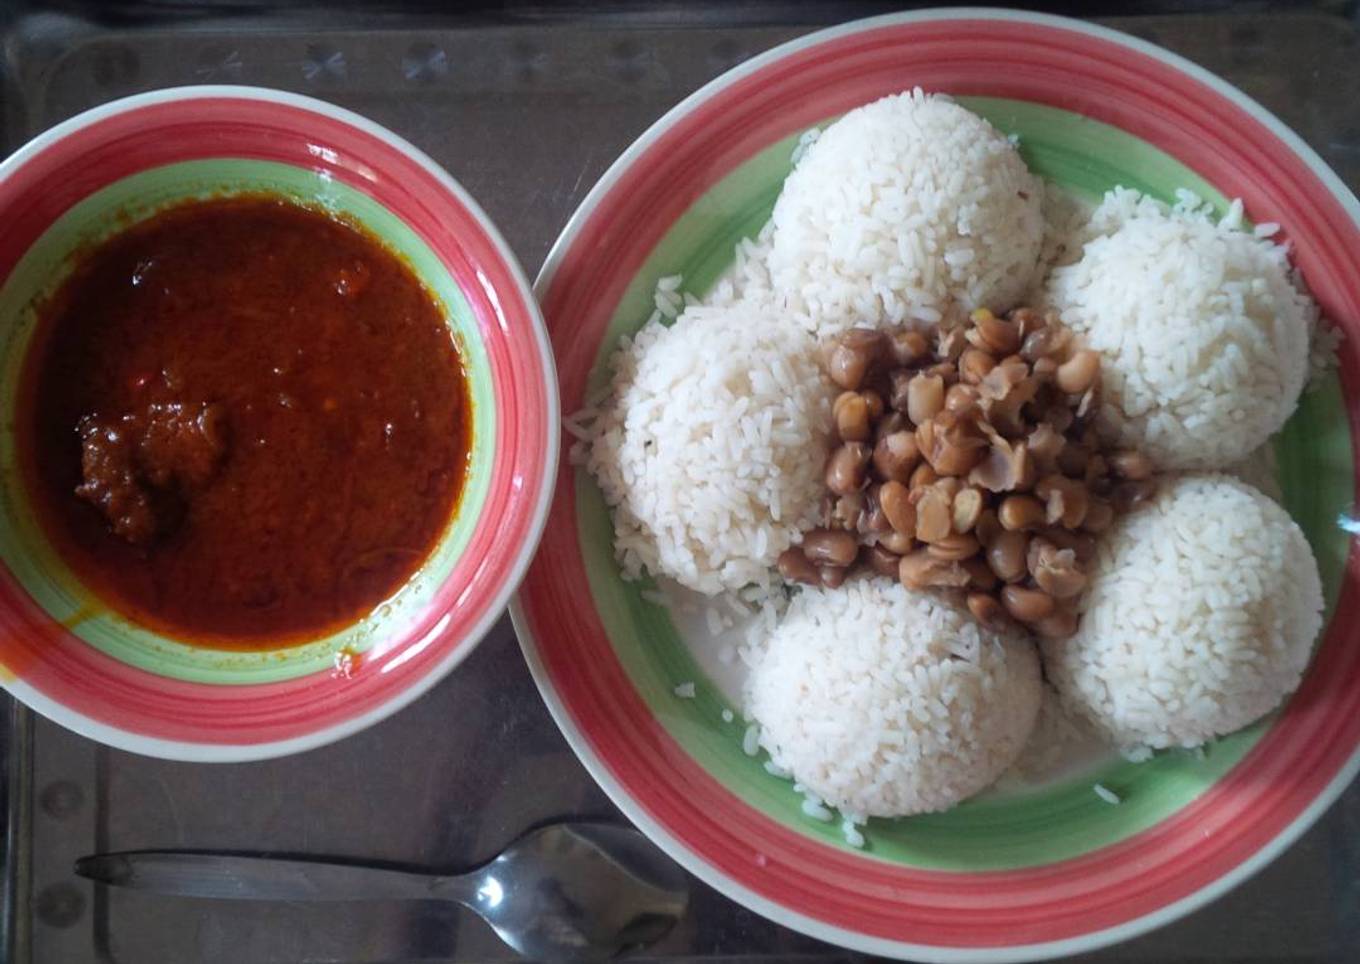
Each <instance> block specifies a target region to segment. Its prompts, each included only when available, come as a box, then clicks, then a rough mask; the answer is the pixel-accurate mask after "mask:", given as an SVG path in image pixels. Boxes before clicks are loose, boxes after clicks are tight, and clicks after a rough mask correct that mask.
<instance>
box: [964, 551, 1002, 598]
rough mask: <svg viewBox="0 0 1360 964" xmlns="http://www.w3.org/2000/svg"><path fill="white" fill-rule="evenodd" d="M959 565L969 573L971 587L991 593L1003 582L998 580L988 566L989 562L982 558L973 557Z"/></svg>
mask: <svg viewBox="0 0 1360 964" xmlns="http://www.w3.org/2000/svg"><path fill="white" fill-rule="evenodd" d="M959 565H961V566H963V568H964V570H966V571H967V573H968V580H969V582H968V584H969V585H970V586H974V587H976V588H978V589H981V590H983V591H984V592H991V591H992V590H993V589H995V588H996V587H997V586H998V585H1000V584H1001V580H1000V579H998V578H997V576H996V573H994V572H992V567H991V566H989V565H987V560H986V559H984V558H982V556H973V557H972V558H969V559H964V560H963V561H962V562H960V563H959Z"/></svg>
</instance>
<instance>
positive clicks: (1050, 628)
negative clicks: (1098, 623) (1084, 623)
mask: <svg viewBox="0 0 1360 964" xmlns="http://www.w3.org/2000/svg"><path fill="white" fill-rule="evenodd" d="M1031 628H1032V629H1033V630H1034V631H1035V632H1036V633H1038V634H1039V635H1040V636H1042V637H1044V638H1045V639H1066V638H1067V637H1068V636H1071V635H1072V634H1073V633H1075V632H1076V631H1077V614H1076V613H1075V612H1074V611H1072V610H1071V609H1068V608H1066V607H1062V608H1059V609H1055V610H1054V611H1053V612H1052V613H1051V614H1049V615H1048V616H1045V617H1044V618H1043V619H1040V620H1038V621H1037V622H1035V623H1033V624H1032V625H1031Z"/></svg>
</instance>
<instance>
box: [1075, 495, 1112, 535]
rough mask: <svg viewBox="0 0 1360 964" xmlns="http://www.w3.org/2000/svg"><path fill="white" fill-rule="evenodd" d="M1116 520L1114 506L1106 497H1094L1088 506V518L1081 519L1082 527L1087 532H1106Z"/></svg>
mask: <svg viewBox="0 0 1360 964" xmlns="http://www.w3.org/2000/svg"><path fill="white" fill-rule="evenodd" d="M1113 522H1114V506H1112V505H1110V503H1108V502H1106V501H1105V500H1104V499H1092V500H1091V504H1090V505H1088V506H1087V507H1086V518H1085V519H1082V520H1081V528H1082V529H1083V530H1084V531H1086V532H1096V533H1099V532H1104V531H1105V530H1106V529H1108V528H1109V527H1110V525H1111V523H1113Z"/></svg>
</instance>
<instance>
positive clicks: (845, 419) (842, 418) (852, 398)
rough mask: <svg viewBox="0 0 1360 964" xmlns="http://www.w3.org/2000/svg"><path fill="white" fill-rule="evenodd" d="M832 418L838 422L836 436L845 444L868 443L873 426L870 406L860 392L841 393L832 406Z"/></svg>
mask: <svg viewBox="0 0 1360 964" xmlns="http://www.w3.org/2000/svg"><path fill="white" fill-rule="evenodd" d="M831 417H832V418H833V419H835V421H836V434H837V435H839V436H840V438H841V441H843V442H867V441H868V440H869V434H870V432H871V431H872V426H871V425H870V424H869V405H868V403H867V402H866V401H865V400H864V396H863V395H861V394H859V392H841V393H840V394H839V395H837V396H836V401H835V402H834V403H833V404H832V406H831Z"/></svg>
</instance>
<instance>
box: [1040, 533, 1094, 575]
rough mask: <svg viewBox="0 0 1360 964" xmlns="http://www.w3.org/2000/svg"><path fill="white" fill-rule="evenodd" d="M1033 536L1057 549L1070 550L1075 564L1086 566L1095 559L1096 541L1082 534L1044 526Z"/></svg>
mask: <svg viewBox="0 0 1360 964" xmlns="http://www.w3.org/2000/svg"><path fill="white" fill-rule="evenodd" d="M1035 535H1037V536H1040V537H1042V538H1044V539H1047V540H1048V541H1049V542H1051V543H1053V544H1054V545H1055V546H1057V547H1058V548H1059V549H1071V550H1072V552H1073V553H1075V554H1076V557H1077V562H1078V563H1080V564H1081V565H1083V566H1084V565H1087V564H1088V563H1090V562H1091V561H1092V560H1093V559H1095V557H1096V540H1095V539H1093V538H1091V537H1090V536H1089V535H1087V534H1086V533H1084V532H1071V531H1069V530H1067V529H1063V528H1061V527H1059V526H1046V527H1044V528H1043V529H1039V530H1038V531H1036V533H1035Z"/></svg>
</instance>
